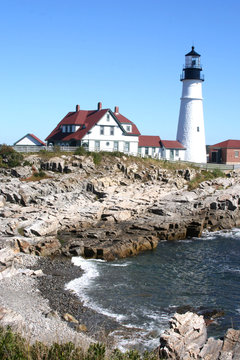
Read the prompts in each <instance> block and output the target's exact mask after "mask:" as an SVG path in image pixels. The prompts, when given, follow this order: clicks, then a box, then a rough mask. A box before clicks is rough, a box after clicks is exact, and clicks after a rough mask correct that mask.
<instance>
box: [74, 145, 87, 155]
mask: <svg viewBox="0 0 240 360" xmlns="http://www.w3.org/2000/svg"><path fill="white" fill-rule="evenodd" d="M86 153H87V151H86V150H85V149H84V147H83V146H79V147H78V148H77V149H76V150H75V151H74V155H86Z"/></svg>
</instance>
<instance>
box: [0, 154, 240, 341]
mask: <svg viewBox="0 0 240 360" xmlns="http://www.w3.org/2000/svg"><path fill="white" fill-rule="evenodd" d="M27 161H28V163H31V164H32V165H31V166H29V165H28V166H25V167H19V168H15V169H11V170H6V169H2V170H1V173H0V181H1V187H0V228H1V234H0V278H1V280H2V281H1V289H0V290H1V291H0V324H3V325H8V324H9V325H11V326H13V328H16V329H17V330H21V331H22V332H23V333H25V334H27V336H29V337H30V338H31V339H32V341H34V339H36V338H37V339H42V340H43V341H49V342H51V341H54V339H56V336H55V334H56V331H59V335H58V337H59V341H63V342H64V341H67V340H68V339H73V338H74V339H75V340H76V342H77V343H80V344H82V343H83V344H89V342H90V341H92V340H96V341H104V342H105V343H107V344H108V345H109V346H110V347H111V346H113V343H114V339H113V338H112V337H111V335H109V334H111V332H112V331H114V330H119V331H122V330H123V329H121V328H120V326H119V324H117V323H116V322H115V321H114V320H109V318H106V317H105V316H103V315H101V314H97V313H95V312H94V311H92V310H90V309H87V308H86V307H84V305H83V304H82V303H81V302H80V301H79V299H78V298H77V297H76V296H75V295H74V294H71V293H69V292H68V291H65V290H64V284H65V283H67V282H68V281H70V280H72V279H73V278H76V277H79V276H81V274H82V271H81V269H80V268H78V267H75V266H73V265H72V264H71V262H70V258H71V257H72V256H79V255H81V256H84V257H86V258H98V259H105V260H114V259H116V258H124V257H127V256H135V255H137V254H138V253H139V252H142V251H145V250H152V249H154V248H155V247H156V246H157V244H158V242H159V241H161V240H168V241H173V240H179V239H185V238H187V237H199V236H201V233H202V231H203V230H209V231H215V230H221V229H231V228H233V227H239V226H240V183H239V179H240V177H239V175H238V174H237V173H233V174H229V176H228V177H225V178H216V179H211V180H208V181H205V182H202V183H201V184H200V186H199V187H197V188H196V189H193V190H188V184H189V182H190V181H191V179H193V178H194V177H195V176H196V175H197V174H198V173H199V172H201V171H200V170H196V169H192V168H186V167H185V168H183V169H164V168H162V167H161V164H159V165H158V164H156V163H154V164H153V163H151V162H147V163H144V164H143V163H142V162H139V161H137V160H136V161H135V162H134V161H132V160H131V161H130V160H129V159H128V158H124V157H123V158H107V159H105V160H104V162H103V163H102V164H101V166H96V165H95V164H94V163H93V160H92V158H91V157H83V156H74V157H67V156H65V155H64V156H61V157H60V158H54V159H50V160H47V161H46V160H42V159H41V158H40V157H38V156H36V155H31V156H29V157H28V158H27ZM41 169H44V171H46V174H47V177H46V178H44V179H42V180H38V181H32V180H33V179H32V175H33V172H35V171H38V170H41ZM25 288H26V289H27V294H26V296H24V291H25ZM9 289H11V291H10V290H9ZM14 299H18V301H14ZM43 304H44V305H43ZM19 309H20V310H19ZM65 314H69V315H71V316H72V318H69V317H68V316H64V315H65ZM31 317H32V318H33V319H31ZM64 318H65V320H64ZM66 320H67V321H66ZM46 323H47V327H46V329H45V330H44V331H41V329H43V327H44V326H45V325H46ZM43 324H45V325H43ZM23 329H24V330H23ZM50 333H51V334H52V335H49V334H50Z"/></svg>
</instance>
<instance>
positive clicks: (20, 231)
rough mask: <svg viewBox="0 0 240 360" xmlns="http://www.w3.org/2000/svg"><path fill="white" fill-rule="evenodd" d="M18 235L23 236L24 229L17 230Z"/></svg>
mask: <svg viewBox="0 0 240 360" xmlns="http://www.w3.org/2000/svg"><path fill="white" fill-rule="evenodd" d="M17 231H18V233H19V235H21V236H24V228H22V227H20V228H18V229H17Z"/></svg>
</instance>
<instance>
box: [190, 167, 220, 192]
mask: <svg viewBox="0 0 240 360" xmlns="http://www.w3.org/2000/svg"><path fill="white" fill-rule="evenodd" d="M225 176H226V175H225V174H224V172H222V171H221V170H219V169H215V170H213V171H208V170H202V171H201V172H199V173H197V174H196V176H195V178H194V179H192V180H190V181H189V183H188V190H194V189H196V188H197V187H198V186H199V184H201V183H202V182H203V181H208V180H213V179H216V178H219V177H225Z"/></svg>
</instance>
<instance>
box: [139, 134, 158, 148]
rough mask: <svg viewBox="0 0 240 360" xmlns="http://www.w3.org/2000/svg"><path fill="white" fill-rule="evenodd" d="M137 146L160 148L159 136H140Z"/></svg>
mask: <svg viewBox="0 0 240 360" xmlns="http://www.w3.org/2000/svg"><path fill="white" fill-rule="evenodd" d="M138 146H140V147H141V146H148V147H160V137H159V136H148V135H140V136H139V142H138Z"/></svg>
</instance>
